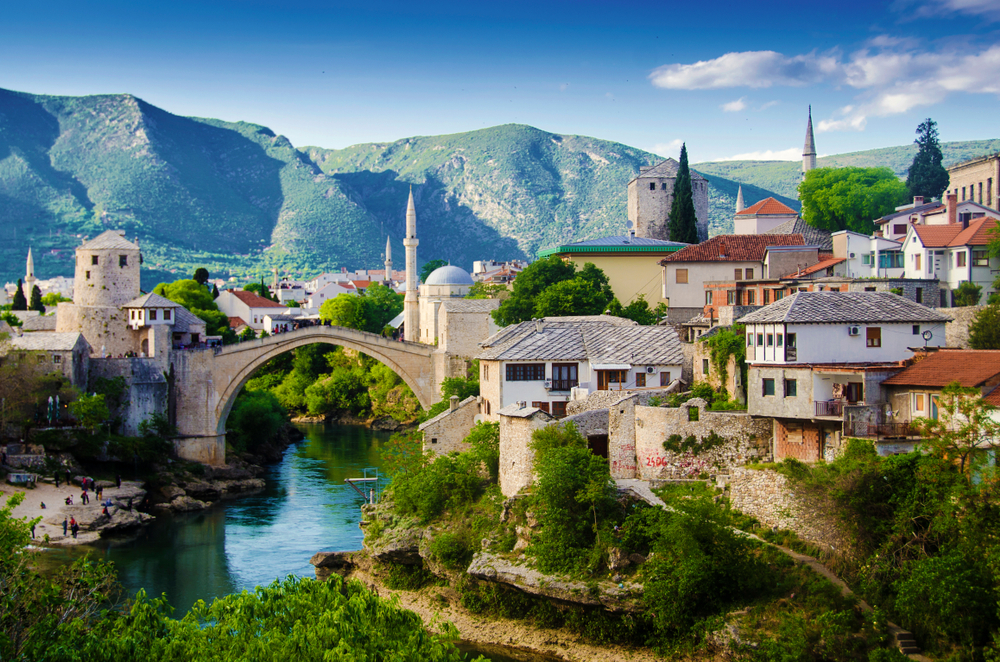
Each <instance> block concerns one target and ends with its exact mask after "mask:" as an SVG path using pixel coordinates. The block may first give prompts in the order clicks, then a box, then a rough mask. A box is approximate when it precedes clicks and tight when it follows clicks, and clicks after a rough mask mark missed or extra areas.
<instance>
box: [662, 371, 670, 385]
mask: <svg viewBox="0 0 1000 662" xmlns="http://www.w3.org/2000/svg"><path fill="white" fill-rule="evenodd" d="M660 386H670V373H669V372H663V371H661V372H660Z"/></svg>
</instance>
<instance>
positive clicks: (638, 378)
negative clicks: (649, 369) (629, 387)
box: [635, 372, 646, 388]
mask: <svg viewBox="0 0 1000 662" xmlns="http://www.w3.org/2000/svg"><path fill="white" fill-rule="evenodd" d="M635 385H636V388H646V373H644V372H637V373H635Z"/></svg>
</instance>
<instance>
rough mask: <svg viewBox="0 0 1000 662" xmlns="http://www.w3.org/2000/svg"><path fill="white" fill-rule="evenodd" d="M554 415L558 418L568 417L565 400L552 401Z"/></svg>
mask: <svg viewBox="0 0 1000 662" xmlns="http://www.w3.org/2000/svg"><path fill="white" fill-rule="evenodd" d="M552 415H553V416H555V417H556V418H566V403H565V402H553V403H552Z"/></svg>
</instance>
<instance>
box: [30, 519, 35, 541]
mask: <svg viewBox="0 0 1000 662" xmlns="http://www.w3.org/2000/svg"><path fill="white" fill-rule="evenodd" d="M31 539H32V540H34V539H35V522H32V523H31Z"/></svg>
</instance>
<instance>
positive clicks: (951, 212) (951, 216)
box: [945, 193, 958, 223]
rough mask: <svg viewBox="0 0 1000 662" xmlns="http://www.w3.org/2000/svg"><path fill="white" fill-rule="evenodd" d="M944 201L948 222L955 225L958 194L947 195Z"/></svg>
mask: <svg viewBox="0 0 1000 662" xmlns="http://www.w3.org/2000/svg"><path fill="white" fill-rule="evenodd" d="M945 200H946V201H945V206H946V207H947V208H948V222H949V223H957V222H958V219H957V218H955V214H956V213H958V193H949V194H948V197H947V198H946V199H945Z"/></svg>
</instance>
